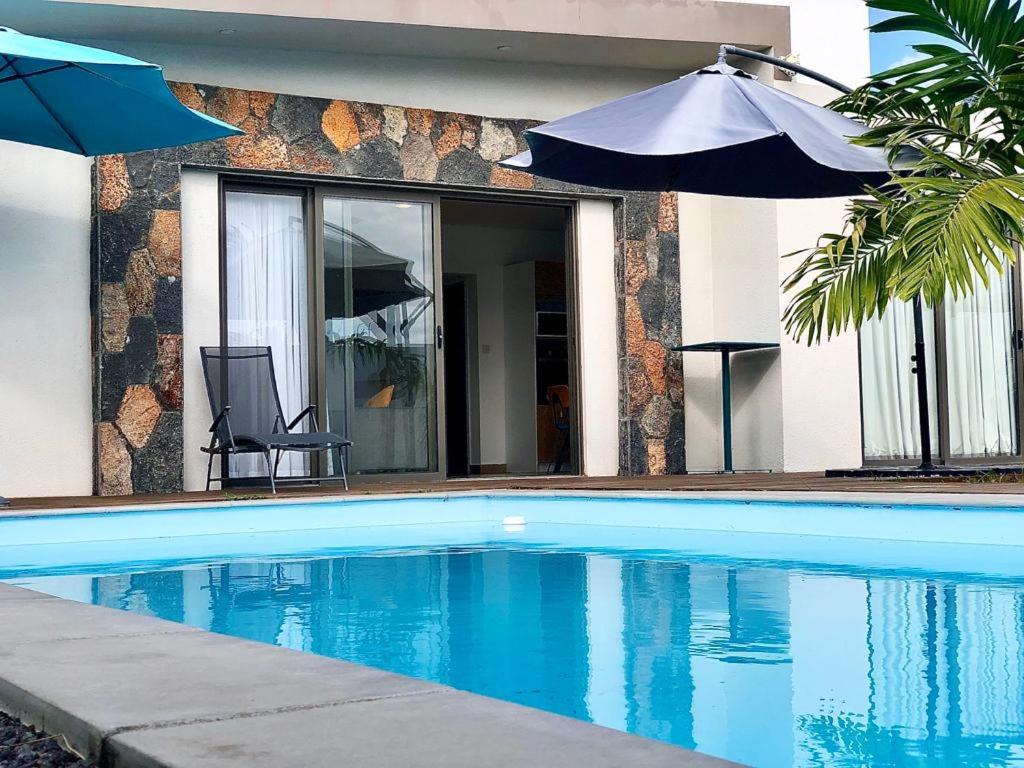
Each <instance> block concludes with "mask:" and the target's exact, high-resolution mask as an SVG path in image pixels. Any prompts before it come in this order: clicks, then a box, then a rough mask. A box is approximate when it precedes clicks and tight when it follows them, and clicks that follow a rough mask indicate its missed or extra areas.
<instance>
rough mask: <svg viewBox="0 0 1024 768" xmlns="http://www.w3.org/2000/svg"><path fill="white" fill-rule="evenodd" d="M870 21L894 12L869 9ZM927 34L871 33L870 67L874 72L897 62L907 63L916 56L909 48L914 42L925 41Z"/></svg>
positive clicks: (886, 16)
mask: <svg viewBox="0 0 1024 768" xmlns="http://www.w3.org/2000/svg"><path fill="white" fill-rule="evenodd" d="M870 14H871V23H872V24H874V23H876V22H879V21H881V20H882V19H885V18H888V17H889V16H895V15H896V14H894V13H892V12H890V11H877V10H875V9H873V8H872V9H871V10H870ZM928 39H929V36H928V35H925V34H923V33H921V32H886V33H885V34H883V35H876V34H872V35H871V69H872V71H874V72H881V71H882V70H884V69H889V68H890V67H894V66H896V65H897V64H907V63H909V62H910V61H912V60H913V59H914V58H916V57H918V56H919V55H920V54H918V53H917V52H916V51H914V50H912V49H911V48H910V46H911V45H913V44H915V43H923V42H927V41H928Z"/></svg>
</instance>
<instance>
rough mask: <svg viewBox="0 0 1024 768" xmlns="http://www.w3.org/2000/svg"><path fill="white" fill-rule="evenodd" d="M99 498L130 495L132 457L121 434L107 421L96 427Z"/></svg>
mask: <svg viewBox="0 0 1024 768" xmlns="http://www.w3.org/2000/svg"><path fill="white" fill-rule="evenodd" d="M96 429H97V435H96V437H97V439H96V443H97V449H98V453H99V483H98V484H99V493H100V496H127V495H128V494H130V493H132V491H133V488H132V457H131V454H130V453H128V446H126V445H125V442H124V439H123V438H122V437H121V433H120V432H118V431H117V427H116V426H114V425H113V424H111V423H110V422H108V421H105V422H101V423H100V424H98V425H97V428H96Z"/></svg>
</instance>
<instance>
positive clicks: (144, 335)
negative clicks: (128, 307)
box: [123, 317, 156, 384]
mask: <svg viewBox="0 0 1024 768" xmlns="http://www.w3.org/2000/svg"><path fill="white" fill-rule="evenodd" d="M123 354H124V360H125V364H124V365H125V367H124V373H125V379H126V381H127V383H128V384H148V383H149V381H150V378H151V377H152V376H153V367H154V366H155V365H156V323H154V322H153V318H151V317H133V318H132V319H131V321H130V322H129V323H128V340H127V342H125V345H124V353H123Z"/></svg>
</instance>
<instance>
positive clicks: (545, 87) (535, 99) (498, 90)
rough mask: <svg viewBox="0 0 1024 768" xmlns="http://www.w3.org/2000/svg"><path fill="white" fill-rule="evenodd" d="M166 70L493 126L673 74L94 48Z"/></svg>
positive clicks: (175, 76)
mask: <svg viewBox="0 0 1024 768" xmlns="http://www.w3.org/2000/svg"><path fill="white" fill-rule="evenodd" d="M88 42H89V45H96V46H98V47H101V48H109V49H111V50H116V51H118V52H120V53H125V54H128V55H130V56H136V57H138V58H141V59H144V60H145V61H155V62H159V63H160V64H161V65H163V67H164V71H165V74H166V76H167V78H168V79H169V80H179V81H184V82H194V83H205V84H207V85H224V86H230V87H233V88H249V89H254V90H259V91H271V92H274V93H287V94H293V95H296V96H316V97H320V98H327V99H348V100H352V101H367V102H371V103H374V104H394V105H398V106H407V107H408V106H411V107H421V108H430V109H437V110H442V111H449V112H465V113H467V114H472V115H484V116H486V117H510V118H532V119H536V120H553V119H555V118H556V117H562V116H563V115H566V114H569V113H571V112H575V111H578V110H581V109H585V108H586V107H589V106H594V105H595V104H601V103H603V102H605V101H610V100H612V99H616V98H619V97H620V96H625V95H627V94H630V93H635V92H636V91H640V90H643V89H645V88H650V87H652V86H654V85H659V84H660V83H665V82H668V81H669V80H672V79H673V78H675V77H678V76H679V75H682V74H686V73H685V72H679V71H675V70H667V71H659V70H651V69H622V68H610V67H579V66H575V67H574V66H565V65H554V64H531V63H522V62H518V63H517V62H508V63H505V62H497V61H464V60H458V59H422V58H402V57H397V56H365V55H354V54H339V53H322V52H316V51H295V50H288V51H281V50H267V49H255V50H249V49H246V48H239V47H232V48H218V47H212V46H199V45H189V46H182V45H173V44H165V43H137V42H132V43H126V42H123V41H116V40H109V41H95V40H91V41H88Z"/></svg>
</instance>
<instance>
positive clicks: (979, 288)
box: [941, 267, 1020, 459]
mask: <svg viewBox="0 0 1024 768" xmlns="http://www.w3.org/2000/svg"><path fill="white" fill-rule="evenodd" d="M1006 274H1007V278H1006V279H1004V278H1002V277H1000V275H999V273H998V272H997V271H996V270H995V269H993V268H991V267H990V268H989V272H988V281H989V284H988V286H986V285H985V284H984V282H983V281H982V280H981V278H980V277H975V286H974V293H972V294H971V295H969V296H964V297H962V298H959V299H956V300H952V301H946V302H945V305H944V307H943V316H942V327H941V332H942V336H943V337H944V338H945V344H944V350H945V366H944V367H945V373H946V376H945V382H946V398H945V399H946V414H947V424H948V428H947V430H946V435H945V437H946V443H947V448H948V454H947V455H949V456H950V457H951V458H957V459H960V458H988V457H1000V456H1017V455H1018V454H1019V453H1020V448H1019V442H1020V440H1019V419H1018V414H1017V411H1018V407H1017V406H1018V398H1017V390H1018V377H1017V366H1018V361H1017V354H1016V351H1017V350H1016V349H1015V346H1016V345H1015V340H1016V334H1015V333H1014V330H1015V328H1016V323H1015V318H1014V292H1013V290H1012V288H1011V286H1012V278H1014V277H1016V275H1015V274H1014V273H1013V272H1012V271H1011V270H1007V272H1006Z"/></svg>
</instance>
